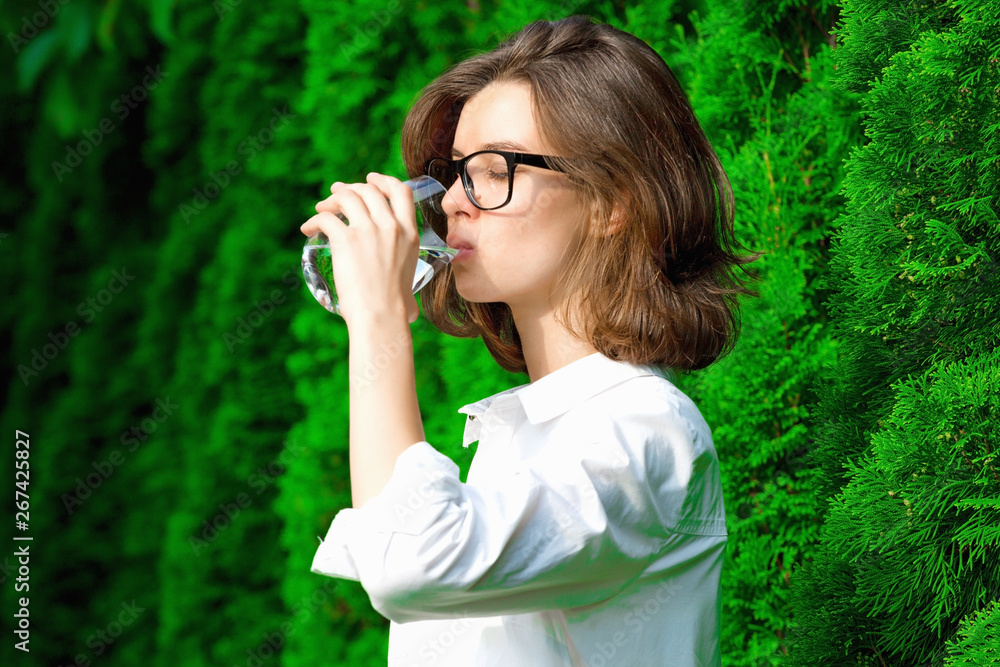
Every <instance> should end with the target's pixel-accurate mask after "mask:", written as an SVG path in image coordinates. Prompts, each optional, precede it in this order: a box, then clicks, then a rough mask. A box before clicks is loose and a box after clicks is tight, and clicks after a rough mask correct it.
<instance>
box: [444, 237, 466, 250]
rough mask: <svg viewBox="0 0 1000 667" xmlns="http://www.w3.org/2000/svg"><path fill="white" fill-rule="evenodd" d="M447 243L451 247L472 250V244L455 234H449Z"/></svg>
mask: <svg viewBox="0 0 1000 667" xmlns="http://www.w3.org/2000/svg"><path fill="white" fill-rule="evenodd" d="M445 243H447V244H448V247H449V248H454V249H455V250H472V244H471V243H469V242H468V241H466V240H465V239H463V238H460V237H458V236H455V235H454V234H449V235H448V238H447V240H445Z"/></svg>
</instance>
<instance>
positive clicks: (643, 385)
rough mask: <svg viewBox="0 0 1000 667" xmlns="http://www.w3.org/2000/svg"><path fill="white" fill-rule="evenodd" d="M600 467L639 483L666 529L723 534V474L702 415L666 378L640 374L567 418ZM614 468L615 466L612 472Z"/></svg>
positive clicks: (588, 456) (586, 452)
mask: <svg viewBox="0 0 1000 667" xmlns="http://www.w3.org/2000/svg"><path fill="white" fill-rule="evenodd" d="M566 418H567V421H568V422H570V424H572V426H570V428H571V429H572V431H573V432H575V433H576V434H578V435H579V436H581V438H580V440H578V442H581V441H582V442H583V443H584V445H583V448H582V450H581V451H580V452H579V453H580V454H581V455H582V456H583V457H584V459H585V460H586V459H589V460H590V461H592V462H593V463H594V465H595V467H598V468H607V469H608V470H611V471H613V472H614V474H613V475H612V477H613V478H614V479H613V480H611V481H613V483H614V484H615V485H618V484H621V483H622V481H623V480H624V479H625V478H631V479H634V480H636V481H638V482H639V483H640V485H641V486H642V487H643V488H645V489H646V490H647V492H648V494H649V495H648V498H649V501H650V502H651V503H652V504H653V506H655V507H656V508H657V510H656V511H657V513H658V514H659V515H660V521H661V523H662V524H663V525H665V526H667V527H670V528H671V529H672V530H676V531H679V532H690V533H699V534H706V533H711V534H725V509H724V504H723V499H722V488H721V473H720V467H719V461H718V456H717V454H716V451H715V447H714V444H713V442H712V433H711V429H710V428H709V426H708V424H707V423H706V421H705V419H704V418H703V417H702V415H701V411H700V410H699V409H698V407H697V405H695V403H694V401H692V400H691V398H690V397H688V396H687V395H686V394H685V393H684V392H682V391H681V390H680V389H678V388H677V386H676V385H674V384H673V383H672V382H670V381H669V380H668V379H666V378H665V377H664V376H663V375H662V374H659V373H650V374H645V375H637V376H636V377H633V378H629V379H627V380H624V381H623V382H620V383H618V384H616V385H614V386H612V387H608V388H607V389H606V390H605V391H602V392H600V393H598V394H595V395H594V396H592V397H590V398H589V399H588V400H587V401H584V402H583V403H581V404H580V405H579V406H577V407H576V408H575V409H574V410H573V411H571V412H570V413H567V415H566ZM609 465H610V467H608V466H609Z"/></svg>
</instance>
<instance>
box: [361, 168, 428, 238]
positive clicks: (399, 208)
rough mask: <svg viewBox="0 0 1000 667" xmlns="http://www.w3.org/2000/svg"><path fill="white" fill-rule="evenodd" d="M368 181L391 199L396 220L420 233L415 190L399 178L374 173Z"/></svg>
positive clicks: (369, 175)
mask: <svg viewBox="0 0 1000 667" xmlns="http://www.w3.org/2000/svg"><path fill="white" fill-rule="evenodd" d="M367 179H368V182H369V183H371V184H372V185H375V186H377V187H378V188H379V189H380V190H381V191H382V193H383V194H384V195H385V196H386V197H388V198H389V202H390V204H391V205H392V211H393V213H394V214H395V216H396V220H398V221H399V222H400V223H401V224H402V225H403V227H405V228H406V229H409V230H412V231H413V232H414V233H419V230H418V229H417V214H416V206H415V205H414V203H413V190H411V189H410V187H409V186H407V185H404V184H403V182H402V181H401V180H399V179H398V178H395V177H393V176H387V175H385V174H379V173H376V172H374V171H373V172H371V173H370V174H368V176H367Z"/></svg>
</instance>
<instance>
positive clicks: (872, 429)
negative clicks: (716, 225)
mask: <svg viewBox="0 0 1000 667" xmlns="http://www.w3.org/2000/svg"><path fill="white" fill-rule="evenodd" d="M837 32H838V34H839V39H840V42H841V47H840V48H839V49H838V50H837V52H836V59H835V61H836V63H837V65H838V72H837V77H836V82H837V84H838V85H839V87H840V88H841V89H844V90H850V91H854V92H858V93H863V98H862V103H863V110H864V113H865V114H866V119H865V126H866V135H867V137H868V138H869V141H868V143H867V144H866V145H865V146H864V147H863V148H860V149H857V150H855V151H853V153H852V155H851V158H850V160H849V161H848V162H847V165H846V169H847V179H846V181H845V193H846V195H847V198H848V207H847V214H846V215H845V216H844V218H843V220H842V223H841V228H840V233H839V236H838V238H837V239H836V243H835V245H834V260H833V262H832V264H831V271H830V273H829V276H828V282H829V285H830V286H831V287H832V288H834V289H835V290H836V293H835V294H834V295H833V296H832V297H831V299H830V305H831V309H832V311H833V312H835V313H836V317H835V319H836V323H837V332H838V333H837V335H838V338H839V340H840V351H841V353H840V360H839V364H838V366H837V368H836V371H835V372H834V373H831V374H830V381H829V383H828V384H827V385H826V386H825V387H824V390H823V392H822V401H821V403H820V406H819V412H818V415H819V417H820V419H821V420H822V424H823V428H822V429H821V431H820V433H819V438H818V443H817V447H816V449H815V452H814V460H815V462H816V465H817V466H818V469H819V471H820V476H821V479H820V481H821V487H820V488H821V490H822V493H823V495H824V497H829V498H830V504H829V511H828V514H827V517H826V523H825V525H824V528H823V541H822V546H821V549H820V551H819V553H818V554H817V557H816V559H815V562H814V563H812V564H811V565H810V566H808V567H805V568H803V570H802V571H801V572H799V573H797V576H796V577H795V580H796V586H797V589H798V593H797V595H796V604H795V608H794V609H795V619H796V621H797V623H798V624H799V626H800V627H799V628H798V632H797V633H796V634H797V635H798V640H797V642H796V645H795V648H794V650H793V651H792V660H791V661H790V664H794V665H817V664H824V665H826V664H831V665H832V664H864V665H927V664H941V663H942V661H943V660H944V659H945V658H946V657H949V656H950V658H949V662H950V663H951V664H995V660H996V612H995V610H996V606H995V601H996V600H997V599H998V597H1000V559H998V558H997V548H998V544H1000V514H998V513H997V510H998V509H1000V501H998V498H1000V462H998V461H997V460H996V456H997V447H996V443H997V440H998V435H1000V433H998V424H1000V409H998V408H1000V357H998V351H997V343H998V340H1000V318H998V306H1000V304H998V296H997V294H998V292H1000V272H998V264H997V262H998V253H1000V224H998V222H1000V221H998V213H1000V199H998V195H1000V189H998V185H1000V157H998V156H1000V136H998V132H997V130H998V129H1000V3H998V2H996V1H984V0H968V1H956V2H950V3H947V4H946V3H897V2H885V1H883V2H872V1H871V0H864V1H861V0H852V1H849V2H847V3H846V4H845V12H844V20H843V22H842V24H841V25H840V26H839V28H838V31H837ZM991 602H993V603H994V604H993V605H992V606H989V605H990V603H991ZM981 610H985V611H983V612H982V613H978V612H980V611H981Z"/></svg>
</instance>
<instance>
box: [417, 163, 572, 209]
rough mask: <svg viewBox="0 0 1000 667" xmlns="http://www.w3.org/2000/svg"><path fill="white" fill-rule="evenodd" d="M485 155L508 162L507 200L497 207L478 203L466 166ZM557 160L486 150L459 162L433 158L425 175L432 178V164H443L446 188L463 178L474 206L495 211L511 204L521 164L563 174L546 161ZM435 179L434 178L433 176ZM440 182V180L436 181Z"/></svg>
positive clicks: (425, 170)
mask: <svg viewBox="0 0 1000 667" xmlns="http://www.w3.org/2000/svg"><path fill="white" fill-rule="evenodd" d="M483 153H494V154H496V155H500V156H502V157H503V158H504V159H505V160H506V161H507V198H506V199H504V201H503V203H502V204H499V205H497V206H490V207H486V206H480V205H479V202H477V201H476V195H475V189H474V188H473V187H472V179H471V178H469V172H468V170H467V168H466V165H468V164H469V160H471V159H472V158H474V157H476V156H477V155H482V154H483ZM547 158H548V159H556V158H555V156H552V155H536V154H535V153H516V152H514V151H497V150H486V151H476V152H475V153H472V154H470V155H466V156H465V157H463V158H459V159H457V160H449V159H448V158H443V157H432V158H431V159H430V160H428V161H427V163H426V164H425V165H424V173H425V174H426V175H428V176H430V175H431V174H430V170H431V163H433V162H442V163H444V164H447V165H448V171H449V178H448V180H449V181H450V182H449V183H441V185H443V186H444V187H446V188H448V189H451V186H452V185H454V183H455V179H456V178H459V177H461V179H462V186H463V187H464V188H465V196H466V197H468V198H469V201H470V202H472V205H473V206H475V207H476V208H478V209H479V210H480V211H495V210H497V209H498V208H503V207H504V206H506V205H507V204H509V203H510V200H511V198H512V197H513V195H514V169H515V167H516V166H517V165H519V164H526V165H528V166H529V167H538V168H540V169H551V170H552V171H558V172H562V170H561V169H559V168H558V167H553V166H551V165H550V164H548V163H547V162H546V161H545V160H546V159H547ZM431 178H433V176H431ZM436 180H440V179H436Z"/></svg>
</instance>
